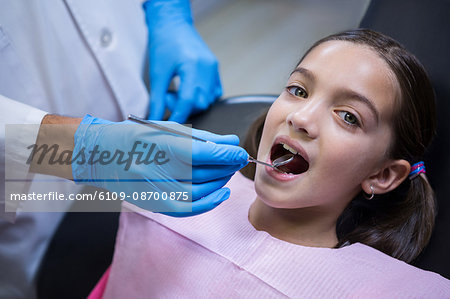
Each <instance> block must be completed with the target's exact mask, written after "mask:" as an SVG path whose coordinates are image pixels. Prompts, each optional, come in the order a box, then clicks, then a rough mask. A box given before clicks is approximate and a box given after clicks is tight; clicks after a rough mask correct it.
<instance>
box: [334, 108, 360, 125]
mask: <svg viewBox="0 0 450 299" xmlns="http://www.w3.org/2000/svg"><path fill="white" fill-rule="evenodd" d="M337 115H339V117H340V118H342V119H343V120H344V121H345V122H346V123H347V124H349V125H352V126H359V121H358V118H357V117H356V116H355V115H354V114H352V113H350V112H347V111H338V112H337Z"/></svg>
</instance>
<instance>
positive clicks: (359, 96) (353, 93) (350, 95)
mask: <svg viewBox="0 0 450 299" xmlns="http://www.w3.org/2000/svg"><path fill="white" fill-rule="evenodd" d="M341 96H342V97H344V98H347V99H353V100H357V101H359V102H362V103H364V104H366V106H367V107H369V109H370V111H372V113H373V114H374V115H375V119H376V121H377V123H378V120H379V117H380V115H379V113H378V110H377V108H375V105H374V104H373V102H372V101H371V100H369V99H368V98H366V97H365V96H363V95H362V94H359V93H357V92H356V91H353V90H349V89H344V90H342V91H341Z"/></svg>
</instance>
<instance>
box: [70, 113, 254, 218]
mask: <svg viewBox="0 0 450 299" xmlns="http://www.w3.org/2000/svg"><path fill="white" fill-rule="evenodd" d="M161 123H164V125H166V126H170V127H171V128H173V129H176V130H182V131H185V132H191V133H192V135H193V136H197V137H199V138H202V139H206V140H209V141H212V142H214V143H209V142H208V143H206V142H202V141H197V140H194V139H191V138H186V137H180V136H175V135H171V134H170V133H167V132H165V131H160V130H157V129H153V128H150V127H147V126H144V125H141V124H136V123H134V122H130V121H124V122H119V123H115V122H109V121H105V120H102V119H99V118H94V117H92V116H90V115H87V116H85V117H84V118H83V121H82V122H81V124H80V125H79V127H78V128H77V131H76V133H75V135H74V142H75V147H74V152H73V157H76V155H79V153H80V152H84V153H89V154H88V155H86V156H85V159H84V161H83V162H84V163H79V161H82V158H81V156H79V157H80V158H78V159H74V162H73V163H72V174H73V178H74V180H75V181H76V182H78V183H83V184H88V185H93V186H96V187H100V188H104V189H107V190H109V191H112V192H117V194H118V195H119V197H121V198H124V199H125V200H127V201H129V202H131V203H133V204H135V205H137V206H139V207H141V208H144V209H146V210H149V211H154V212H160V213H163V214H166V215H171V216H180V217H181V216H192V215H196V214H200V213H203V212H206V211H209V210H211V209H213V208H214V207H216V206H217V205H219V204H220V203H221V202H222V201H224V200H226V199H227V198H228V197H229V194H230V190H229V189H228V188H222V187H223V186H224V185H225V184H226V182H227V181H228V180H229V179H230V177H231V176H232V175H233V174H234V173H235V172H236V171H237V170H239V169H240V168H242V167H243V166H245V165H246V164H247V158H248V154H247V152H246V151H245V150H244V149H242V148H241V147H239V146H237V145H238V143H239V138H238V137H237V136H235V135H224V136H221V135H216V134H213V133H210V132H206V131H201V130H195V129H190V128H187V127H185V126H182V125H180V124H177V123H173V122H161ZM144 144H147V145H144ZM153 144H154V145H155V147H154V150H153V151H152V153H151V155H149V154H148V153H149V152H150V148H151V147H152V145H153ZM133 148H134V149H135V150H134V151H133ZM106 151H109V152H110V154H109V156H108V157H107V159H103V160H100V159H99V158H100V157H101V155H105V157H106V156H107V154H102V153H104V152H106ZM92 152H96V153H97V154H96V156H94V159H93V160H91V154H90V153H92ZM116 152H117V153H119V154H117V156H116V157H117V159H114V160H113V161H112V162H109V161H110V160H111V159H112V157H113V155H114V154H115V153H116ZM120 152H122V153H123V154H124V155H123V157H124V158H122V159H121V160H120V161H122V163H120V162H118V161H119V159H118V157H119V156H120ZM130 152H131V153H133V152H134V154H131V155H130ZM139 152H142V154H141V155H140V156H139ZM158 152H159V153H163V154H164V155H163V154H157V153H158ZM156 155H158V158H156ZM130 156H132V157H133V159H132V160H131V161H130V160H127V158H128V157H130ZM145 157H150V158H149V159H147V164H146V163H143V162H142V161H144V160H145ZM89 161H92V162H96V163H89ZM138 161H140V162H138ZM149 161H151V162H150V163H148V162H149ZM102 162H103V163H102ZM147 192H154V193H159V194H158V199H157V198H156V194H154V193H153V194H152V196H151V197H150V193H147ZM174 192H179V193H177V194H174ZM182 192H184V193H183V195H181V194H182ZM164 193H165V195H166V200H163V198H164ZM142 194H144V199H143V198H142V197H141V195H142ZM172 194H174V196H175V198H177V199H180V200H173V198H172V199H171V198H170V197H171V195H172ZM137 197H139V199H137ZM186 197H188V198H189V200H188V201H186V200H183V198H184V199H185V198H186ZM136 199H137V200H136Z"/></svg>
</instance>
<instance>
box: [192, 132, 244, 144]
mask: <svg viewBox="0 0 450 299" xmlns="http://www.w3.org/2000/svg"><path fill="white" fill-rule="evenodd" d="M192 135H193V136H195V137H198V138H201V139H204V140H209V141H211V142H214V143H217V144H230V145H239V137H238V136H236V135H231V134H230V135H219V134H215V133H212V132H208V131H203V130H198V129H192Z"/></svg>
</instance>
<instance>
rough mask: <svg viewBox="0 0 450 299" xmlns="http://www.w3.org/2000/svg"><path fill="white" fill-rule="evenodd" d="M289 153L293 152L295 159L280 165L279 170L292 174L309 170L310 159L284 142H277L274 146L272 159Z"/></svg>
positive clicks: (271, 153) (271, 154)
mask: <svg viewBox="0 0 450 299" xmlns="http://www.w3.org/2000/svg"><path fill="white" fill-rule="evenodd" d="M287 154H293V155H294V159H292V161H291V162H289V163H287V164H285V165H282V166H278V167H277V168H278V170H280V171H282V172H286V173H291V174H301V173H304V172H305V171H307V170H308V168H309V163H308V161H306V160H305V159H304V158H303V157H302V156H301V155H300V154H299V153H298V152H297V151H296V150H295V149H293V148H292V147H290V146H289V145H287V144H284V143H277V144H274V145H273V146H272V150H271V152H270V160H271V161H274V160H275V159H277V158H280V157H282V156H284V155H287Z"/></svg>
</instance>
